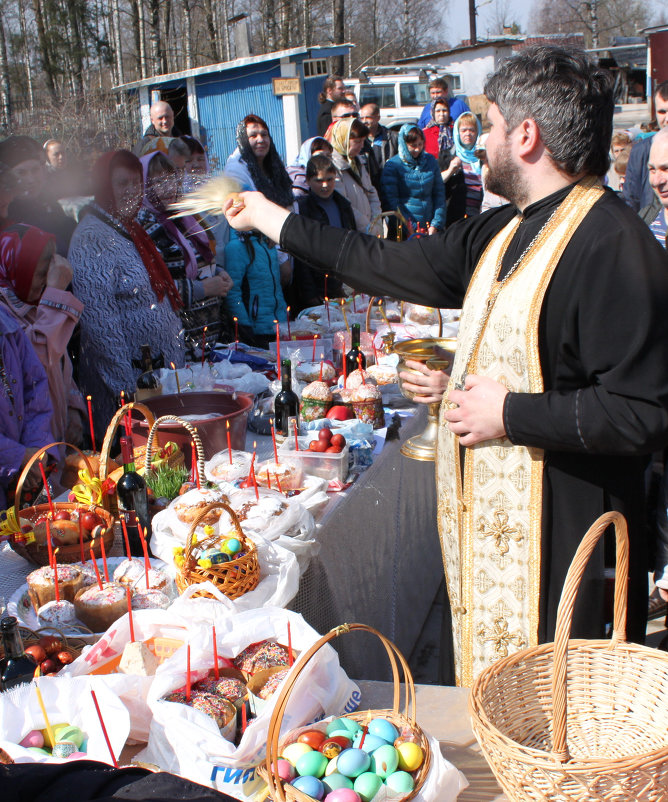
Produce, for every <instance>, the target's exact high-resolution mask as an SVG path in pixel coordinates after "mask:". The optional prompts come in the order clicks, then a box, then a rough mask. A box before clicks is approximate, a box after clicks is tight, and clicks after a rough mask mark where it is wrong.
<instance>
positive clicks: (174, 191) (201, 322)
mask: <svg viewBox="0 0 668 802" xmlns="http://www.w3.org/2000/svg"><path fill="white" fill-rule="evenodd" d="M140 161H141V163H142V168H143V174H144V202H143V205H142V207H141V209H140V210H139V213H138V214H137V222H138V223H139V224H140V225H141V226H143V228H144V229H145V230H146V233H147V234H148V235H149V236H150V237H151V239H152V240H153V242H154V243H155V246H156V248H157V249H158V251H160V254H161V256H162V258H163V259H164V260H165V264H166V265H167V269H168V270H169V272H170V274H171V276H172V278H173V279H174V282H175V283H176V286H177V288H178V290H179V294H180V295H181V300H182V302H183V308H182V309H181V320H182V322H183V326H184V330H185V340H186V346H187V347H188V349H189V351H190V355H191V356H194V355H195V354H194V349H196V348H201V345H202V334H203V331H204V327H205V326H206V335H205V336H206V342H207V347H212V346H213V345H214V344H215V343H216V341H217V340H218V339H219V337H220V335H221V326H222V300H221V299H222V298H224V297H225V295H227V292H228V290H229V289H230V287H231V285H232V280H231V279H230V277H229V276H228V275H227V273H226V272H225V271H224V270H222V269H221V268H218V267H217V266H216V257H215V250H216V243H215V241H214V240H213V239H211V238H210V237H209V235H208V233H207V232H206V231H205V230H204V229H203V228H202V226H201V225H200V222H199V220H198V219H197V218H196V217H194V216H190V215H188V216H186V217H178V218H176V219H172V218H171V217H170V212H169V206H170V204H172V203H174V201H175V200H176V199H177V197H178V195H179V185H178V176H177V172H176V169H175V168H174V167H173V166H172V164H171V163H170V162H169V161H168V159H167V158H166V156H164V154H162V153H160V152H158V151H155V152H154V153H150V154H148V156H142V157H141V159H140Z"/></svg>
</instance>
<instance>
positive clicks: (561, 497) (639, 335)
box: [225, 47, 668, 685]
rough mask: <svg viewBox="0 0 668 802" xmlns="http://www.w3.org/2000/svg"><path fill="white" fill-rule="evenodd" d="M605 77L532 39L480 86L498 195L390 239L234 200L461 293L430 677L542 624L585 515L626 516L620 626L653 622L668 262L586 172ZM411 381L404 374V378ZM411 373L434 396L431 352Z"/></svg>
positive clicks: (332, 245)
mask: <svg viewBox="0 0 668 802" xmlns="http://www.w3.org/2000/svg"><path fill="white" fill-rule="evenodd" d="M612 86H613V85H612V80H611V77H610V75H609V73H607V72H606V71H604V70H602V69H600V68H598V67H597V66H595V65H594V64H592V63H591V62H590V61H589V60H588V59H587V57H586V56H585V55H584V54H583V53H582V52H580V51H575V50H568V49H562V48H557V47H533V48H528V49H526V50H524V51H521V52H520V53H518V54H517V55H516V56H515V57H513V58H512V59H509V60H507V61H506V62H504V64H503V65H502V66H501V68H500V69H499V70H498V71H497V72H496V73H495V74H494V75H492V76H491V77H490V79H489V80H488V81H487V84H486V87H485V94H486V95H487V98H488V99H489V101H490V104H491V105H490V108H489V111H488V118H489V122H490V123H491V131H490V133H489V137H488V140H487V159H488V164H489V176H488V186H489V189H490V191H492V192H495V193H497V194H499V195H501V196H503V197H506V198H508V199H509V201H510V203H509V204H507V205H504V206H501V207H499V208H497V209H492V210H490V211H489V212H488V213H486V214H484V215H480V216H478V217H475V218H470V219H466V220H462V221H460V222H458V223H456V224H454V225H453V226H451V227H450V228H449V229H447V230H446V232H444V233H439V234H436V235H434V236H433V237H425V238H420V239H417V238H416V239H412V240H409V241H407V242H404V243H397V242H392V241H388V240H378V239H376V238H374V237H369V236H365V235H364V234H359V233H354V232H349V231H347V232H341V231H340V230H337V229H334V228H330V227H327V226H323V225H320V224H318V223H316V222H314V221H311V220H306V219H303V218H301V217H300V216H299V215H294V214H290V213H289V212H288V211H286V210H285V209H282V208H280V207H277V206H274V205H273V204H271V203H269V202H267V200H266V199H265V198H264V196H262V195H260V194H259V193H257V194H256V193H247V194H246V193H242V195H241V197H240V199H235V200H233V199H231V198H230V199H229V200H228V201H227V202H226V204H225V212H226V215H227V218H228V220H229V222H230V224H231V225H232V226H233V227H235V228H244V229H245V228H258V229H260V230H262V231H263V233H264V234H265V235H266V236H268V237H269V238H270V239H272V240H275V241H279V242H280V246H281V248H283V249H285V250H286V251H288V252H290V253H292V254H293V255H294V256H296V257H297V258H301V259H304V260H307V261H308V262H309V264H311V265H313V266H316V267H318V268H319V269H322V270H326V271H327V272H329V273H330V274H332V273H334V274H335V275H336V276H337V277H338V278H340V279H341V280H342V281H344V282H346V283H347V284H350V285H351V286H353V287H355V288H356V289H357V290H362V291H364V292H368V293H369V294H372V295H373V294H381V295H389V296H391V297H394V298H402V299H405V300H408V301H412V302H415V303H419V304H425V305H429V306H437V307H450V308H452V307H457V306H459V305H461V304H462V302H463V301H464V297H465V296H466V302H465V303H464V306H463V310H462V317H461V324H460V332H459V338H458V342H457V353H456V356H455V359H454V363H453V367H452V373H451V376H450V381H449V385H448V390H447V392H446V395H445V397H444V400H443V403H442V405H441V414H440V424H439V440H438V459H437V463H436V464H437V501H438V519H439V531H440V537H441V545H442V549H443V557H444V564H445V574H446V580H447V589H448V596H449V601H450V609H451V614H452V621H451V622H450V621H449V620H447V617H446V621H445V622H444V633H446V632H447V634H448V635H450V633H451V636H452V640H451V642H450V643H451V644H452V645H451V647H450V650H451V651H450V654H448V651H447V644H446V642H445V641H444V651H443V654H442V658H441V662H442V664H443V666H444V669H445V670H444V671H443V673H442V676H441V681H447V680H451V679H452V675H451V674H449V672H448V670H447V668H448V663H449V658H450V657H453V658H454V669H455V672H454V673H455V677H456V680H457V682H458V683H460V684H463V685H468V684H470V683H471V682H472V680H473V679H474V678H475V676H477V675H478V674H479V672H480V671H481V670H482V669H483V668H485V667H487V666H489V665H490V664H491V663H493V662H494V661H496V660H497V659H498V658H500V657H503V656H504V655H506V654H508V653H510V652H512V651H516V650H517V649H519V648H522V647H525V646H530V645H534V644H537V643H541V642H545V641H550V640H553V638H554V629H555V621H556V610H557V605H558V601H559V597H560V595H561V591H562V587H563V583H564V578H565V575H566V572H567V569H568V566H569V565H570V562H571V560H572V558H573V555H574V553H575V550H576V548H577V546H578V544H579V542H580V540H581V538H582V537H583V535H584V533H585V532H586V530H587V529H588V528H589V526H590V525H591V524H592V523H593V522H594V520H595V519H596V518H597V517H598V516H599V515H601V514H602V513H604V512H606V511H608V510H611V509H614V510H619V511H620V512H622V513H623V514H624V515H625V516H626V518H627V520H628V524H629V532H630V544H631V551H630V580H629V585H628V596H629V616H628V622H627V626H628V628H627V632H628V635H629V637H630V638H631V639H633V640H642V639H643V637H644V632H645V625H646V619H647V569H648V554H647V542H646V538H645V533H644V521H645V517H644V516H645V509H644V507H645V488H644V473H645V469H646V466H647V463H648V458H649V455H650V454H651V452H652V451H655V450H657V449H660V448H663V447H664V446H665V445H666V443H667V442H668V316H667V315H666V314H665V310H666V309H667V308H668V273H667V271H666V269H665V254H664V252H663V251H662V249H661V248H660V247H659V245H658V244H657V243H656V241H655V239H654V237H652V235H651V234H650V232H649V231H648V230H647V227H646V226H645V225H644V224H643V222H642V221H641V220H640V219H639V217H638V216H637V215H636V214H634V213H633V212H632V211H631V210H630V209H629V208H628V206H626V205H625V204H624V202H623V201H622V200H620V199H619V198H618V197H617V196H616V194H615V193H613V192H611V191H609V190H605V189H604V188H603V187H602V186H601V183H600V181H599V178H598V177H599V176H601V175H604V174H605V172H606V170H607V167H608V151H609V148H610V139H611V134H612V114H613V109H614V99H613V91H612ZM405 378H408V377H405ZM408 381H409V382H410V383H409V384H408V387H409V388H411V389H413V391H414V392H416V393H418V394H422V396H423V397H428V396H429V393H431V389H430V388H431V387H433V383H434V380H433V376H432V372H431V371H429V370H428V369H427V368H426V367H424V368H423V369H422V372H421V374H420V375H418V376H417V378H415V379H412V380H411V379H410V378H408ZM603 567H604V562H603V549H602V547H601V548H599V549H597V552H596V553H595V556H594V558H593V559H592V561H591V564H590V567H589V569H588V571H587V572H586V574H585V578H584V580H583V582H582V585H581V587H580V592H579V596H578V603H577V605H576V610H575V615H574V622H573V632H572V636H573V637H576V638H578V637H600V636H602V635H603V634H604V628H605V622H606V616H605V609H604V597H605V581H604V572H603Z"/></svg>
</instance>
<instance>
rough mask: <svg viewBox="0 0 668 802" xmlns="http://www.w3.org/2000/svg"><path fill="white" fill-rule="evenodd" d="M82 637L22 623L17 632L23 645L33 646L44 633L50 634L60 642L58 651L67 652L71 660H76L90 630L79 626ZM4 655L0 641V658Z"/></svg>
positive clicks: (53, 628)
mask: <svg viewBox="0 0 668 802" xmlns="http://www.w3.org/2000/svg"><path fill="white" fill-rule="evenodd" d="M81 633H82V637H81V638H79V637H77V636H76V635H75V636H73V637H72V636H70V637H66V636H65V635H64V634H63V632H62V631H61V630H60V629H57V628H56V627H42V628H41V629H29V628H28V627H25V626H23V625H20V626H19V634H20V635H21V640H22V641H23V646H24V647H27V646H34V645H35V644H36V643H39V639H40V638H43V637H44V636H45V635H52V636H54V637H56V638H58V640H59V641H60V642H61V643H62V649H60V650H59V651H62V652H67V653H68V654H69V655H71V657H72V659H73V660H76V659H77V657H79V655H80V654H81V651H82V649H83V648H84V646H85V645H86V640H85V638H86V634H90V630H87V629H86V628H85V627H81ZM4 656H5V650H4V648H3V647H2V644H1V643H0V660H2V659H3V657H4Z"/></svg>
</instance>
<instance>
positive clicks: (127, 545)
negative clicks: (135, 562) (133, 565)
mask: <svg viewBox="0 0 668 802" xmlns="http://www.w3.org/2000/svg"><path fill="white" fill-rule="evenodd" d="M121 528H122V530H123V539H124V540H125V553H126V554H127V556H128V560H131V559H132V554H131V553H130V539H129V538H128V528H127V526H126V525H125V518H124V517H123V515H121Z"/></svg>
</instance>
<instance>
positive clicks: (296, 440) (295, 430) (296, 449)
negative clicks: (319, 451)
mask: <svg viewBox="0 0 668 802" xmlns="http://www.w3.org/2000/svg"><path fill="white" fill-rule="evenodd" d="M292 427H293V430H294V433H295V451H299V429H298V428H297V421H296V420H293V421H292Z"/></svg>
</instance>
